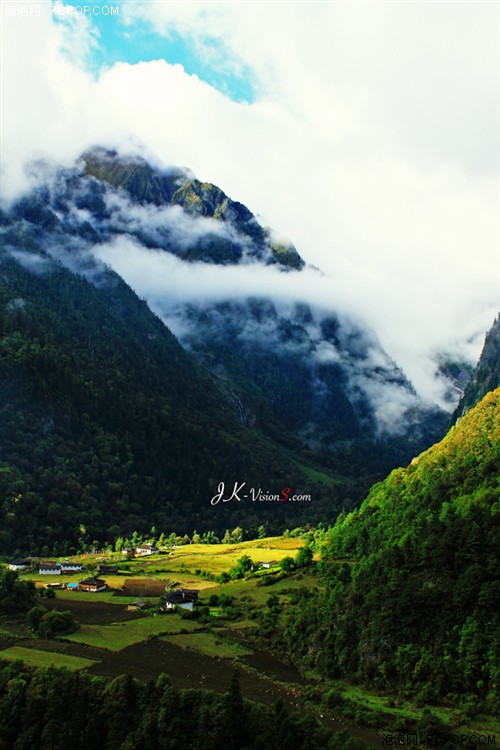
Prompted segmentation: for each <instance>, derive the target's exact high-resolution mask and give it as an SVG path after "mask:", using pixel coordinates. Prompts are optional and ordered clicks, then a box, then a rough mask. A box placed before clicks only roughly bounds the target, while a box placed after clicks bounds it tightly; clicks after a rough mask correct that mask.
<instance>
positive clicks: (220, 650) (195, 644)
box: [161, 631, 252, 659]
mask: <svg viewBox="0 0 500 750" xmlns="http://www.w3.org/2000/svg"><path fill="white" fill-rule="evenodd" d="M161 640H162V641H168V642H169V643H173V644H174V645H175V646H180V647H181V648H186V649H191V650H193V651H198V652H199V653H201V654H205V655H206V656H212V657H216V658H219V659H237V658H238V657H240V656H247V655H249V654H251V653H252V651H250V650H249V649H247V648H244V647H243V646H241V645H240V644H239V643H233V642H232V641H229V640H226V639H224V638H221V637H220V636H219V635H216V634H215V633H208V632H205V631H203V632H199V633H180V634H179V635H167V636H162V639H161Z"/></svg>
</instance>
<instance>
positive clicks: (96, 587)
mask: <svg viewBox="0 0 500 750" xmlns="http://www.w3.org/2000/svg"><path fill="white" fill-rule="evenodd" d="M106 588H107V585H106V581H103V579H102V578H85V580H83V581H79V583H78V590H79V591H93V592H95V591H104V590H105V589H106Z"/></svg>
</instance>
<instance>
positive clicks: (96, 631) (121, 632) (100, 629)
mask: <svg viewBox="0 0 500 750" xmlns="http://www.w3.org/2000/svg"><path fill="white" fill-rule="evenodd" d="M198 628H199V625H197V624H196V623H195V622H193V621H192V620H183V619H181V618H180V617H179V616H178V615H175V614H172V615H157V616H156V617H140V618H139V619H137V620H128V621H127V622H113V623H112V624H111V625H82V627H81V628H80V629H79V630H77V632H76V633H72V634H71V635H68V636H66V640H69V641H74V642H75V643H85V644H87V646H94V647H96V648H105V649H108V650H109V651H121V650H122V649H123V648H126V647H127V646H132V645H133V644H134V643H140V642H141V641H145V640H147V639H148V638H150V637H151V636H155V635H164V634H165V635H170V634H173V633H180V632H181V631H183V630H187V631H192V630H197V629H198Z"/></svg>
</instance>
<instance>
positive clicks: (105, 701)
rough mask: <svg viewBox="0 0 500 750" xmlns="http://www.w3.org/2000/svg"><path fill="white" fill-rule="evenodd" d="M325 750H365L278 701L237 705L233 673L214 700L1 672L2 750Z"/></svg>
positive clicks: (49, 672)
mask: <svg viewBox="0 0 500 750" xmlns="http://www.w3.org/2000/svg"><path fill="white" fill-rule="evenodd" d="M140 747H147V748H149V750H160V749H161V750H179V748H181V747H182V748H186V750H202V748H203V750H219V749H220V748H221V747H224V748H227V750H268V748H270V747H272V748H276V750H327V749H328V748H330V749H331V750H333V748H338V750H341V749H342V748H346V750H356V749H357V748H362V747H363V746H362V745H361V744H360V743H356V742H354V741H352V740H351V739H349V738H348V737H347V736H346V735H342V736H340V737H339V736H338V735H337V736H336V737H333V736H332V735H331V733H330V732H329V731H328V730H327V729H325V728H324V727H321V726H320V725H319V724H318V722H317V721H316V720H315V719H313V718H309V717H298V716H291V715H288V713H287V711H286V710H285V708H284V707H283V705H282V704H281V703H279V702H278V703H276V704H275V705H274V706H273V707H264V706H262V705H257V704H254V703H251V702H249V701H246V700H244V699H242V697H241V694H240V690H239V682H238V674H237V673H235V675H234V677H233V679H232V681H231V684H230V685H228V691H227V693H226V694H225V695H223V696H219V695H216V694H215V693H212V692H209V691H206V690H205V691H204V690H176V689H174V688H173V687H172V686H171V684H170V681H169V678H168V677H167V675H162V676H161V677H159V678H158V680H156V681H155V682H153V681H151V682H149V683H141V682H139V681H137V680H135V679H134V678H133V677H131V676H125V675H124V676H122V677H117V678H115V679H114V680H111V681H110V680H105V679H102V678H97V677H91V676H89V675H87V674H85V673H80V672H69V671H65V670H56V669H37V670H34V669H29V668H27V667H25V666H24V665H22V664H19V663H16V664H12V665H5V664H3V665H2V666H1V667H0V749H1V750H33V749H34V748H36V749H37V750H68V748H71V750H88V749H89V748H92V750H136V749H137V748H140Z"/></svg>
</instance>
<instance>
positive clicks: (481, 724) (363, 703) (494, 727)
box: [332, 681, 500, 734]
mask: <svg viewBox="0 0 500 750" xmlns="http://www.w3.org/2000/svg"><path fill="white" fill-rule="evenodd" d="M332 687H336V688H338V692H339V693H341V694H342V697H343V698H344V699H346V700H349V701H350V702H351V704H356V705H357V706H359V708H363V709H366V710H369V711H372V712H373V713H374V714H377V715H379V716H380V723H383V722H385V723H387V721H388V720H389V719H392V720H394V719H397V718H400V719H406V720H407V721H408V722H411V723H414V722H415V721H416V720H417V719H418V718H419V717H420V716H421V715H422V711H423V709H422V708H420V707H417V706H416V705H415V704H414V703H412V702H411V701H397V702H396V705H395V706H389V705H388V702H389V701H390V700H391V699H393V697H392V696H389V697H388V696H385V695H379V694H377V693H374V692H372V691H370V690H367V689H366V688H363V687H362V686H360V685H350V684H349V683H346V682H342V681H338V682H337V683H332ZM428 708H430V710H431V711H432V713H433V714H434V715H435V716H437V717H438V718H439V719H440V720H441V721H443V722H444V723H446V724H449V725H451V726H452V727H453V728H454V729H457V730H460V729H463V730H464V731H465V730H467V732H468V733H469V734H474V733H476V734H481V733H483V734H484V733H488V732H490V733H493V734H494V733H495V731H496V732H498V731H500V725H499V722H498V721H495V719H494V718H493V717H491V716H479V717H476V718H475V719H472V720H471V721H470V722H468V723H467V724H465V725H463V726H460V720H459V718H458V715H459V712H457V710H456V709H454V708H448V707H446V706H437V705H431V704H429V706H428Z"/></svg>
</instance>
